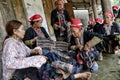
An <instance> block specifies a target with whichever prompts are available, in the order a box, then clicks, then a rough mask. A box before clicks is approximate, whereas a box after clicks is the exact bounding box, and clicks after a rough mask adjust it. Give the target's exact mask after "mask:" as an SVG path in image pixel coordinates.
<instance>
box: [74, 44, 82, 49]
mask: <svg viewBox="0 0 120 80" xmlns="http://www.w3.org/2000/svg"><path fill="white" fill-rule="evenodd" d="M82 48H83V45H76V46H75V49H80V50H82Z"/></svg>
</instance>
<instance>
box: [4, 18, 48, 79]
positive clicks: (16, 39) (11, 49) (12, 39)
mask: <svg viewBox="0 0 120 80" xmlns="http://www.w3.org/2000/svg"><path fill="white" fill-rule="evenodd" d="M5 29H6V32H7V37H6V38H5V41H4V46H3V53H2V62H3V80H10V79H12V78H13V77H12V76H14V75H16V76H15V77H17V78H19V80H23V79H24V77H25V76H26V77H29V78H30V79H31V80H35V79H36V80H38V78H37V72H35V71H31V70H30V69H28V68H29V67H36V68H40V67H41V66H42V65H43V64H44V63H46V58H45V57H44V56H42V55H39V56H32V57H29V55H30V54H34V53H36V52H37V53H39V54H42V50H41V49H40V48H39V47H37V48H35V49H33V50H31V49H29V48H28V47H27V46H26V45H25V44H24V43H23V42H22V39H23V38H24V35H25V31H24V27H23V25H22V23H21V22H19V21H17V20H11V21H9V22H8V23H7V24H6V27H5ZM17 69H18V70H19V72H18V71H17V73H21V72H22V71H23V73H22V74H18V75H17V74H14V75H13V73H14V72H15V71H16V70H17ZM27 70H28V71H31V73H30V75H31V76H29V74H28V71H27ZM32 70H33V69H32ZM35 70H36V69H35ZM32 72H33V73H32ZM21 75H23V76H21ZM32 76H34V78H35V79H34V78H32ZM35 76H36V77H35Z"/></svg>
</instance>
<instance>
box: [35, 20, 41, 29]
mask: <svg viewBox="0 0 120 80" xmlns="http://www.w3.org/2000/svg"><path fill="white" fill-rule="evenodd" d="M41 26H42V20H38V21H36V22H35V27H36V28H39V27H41Z"/></svg>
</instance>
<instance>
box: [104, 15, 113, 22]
mask: <svg viewBox="0 0 120 80" xmlns="http://www.w3.org/2000/svg"><path fill="white" fill-rule="evenodd" d="M111 20H112V18H111V16H110V15H105V23H110V22H111Z"/></svg>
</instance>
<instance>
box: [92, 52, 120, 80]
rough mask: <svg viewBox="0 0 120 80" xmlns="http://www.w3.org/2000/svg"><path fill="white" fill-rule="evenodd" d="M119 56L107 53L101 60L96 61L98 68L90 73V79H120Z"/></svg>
mask: <svg viewBox="0 0 120 80" xmlns="http://www.w3.org/2000/svg"><path fill="white" fill-rule="evenodd" d="M119 59H120V56H118V55H112V54H107V55H104V60H103V61H98V64H99V65H100V69H99V71H98V72H97V73H93V74H92V78H91V80H120V65H119V64H118V60H119Z"/></svg>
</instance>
